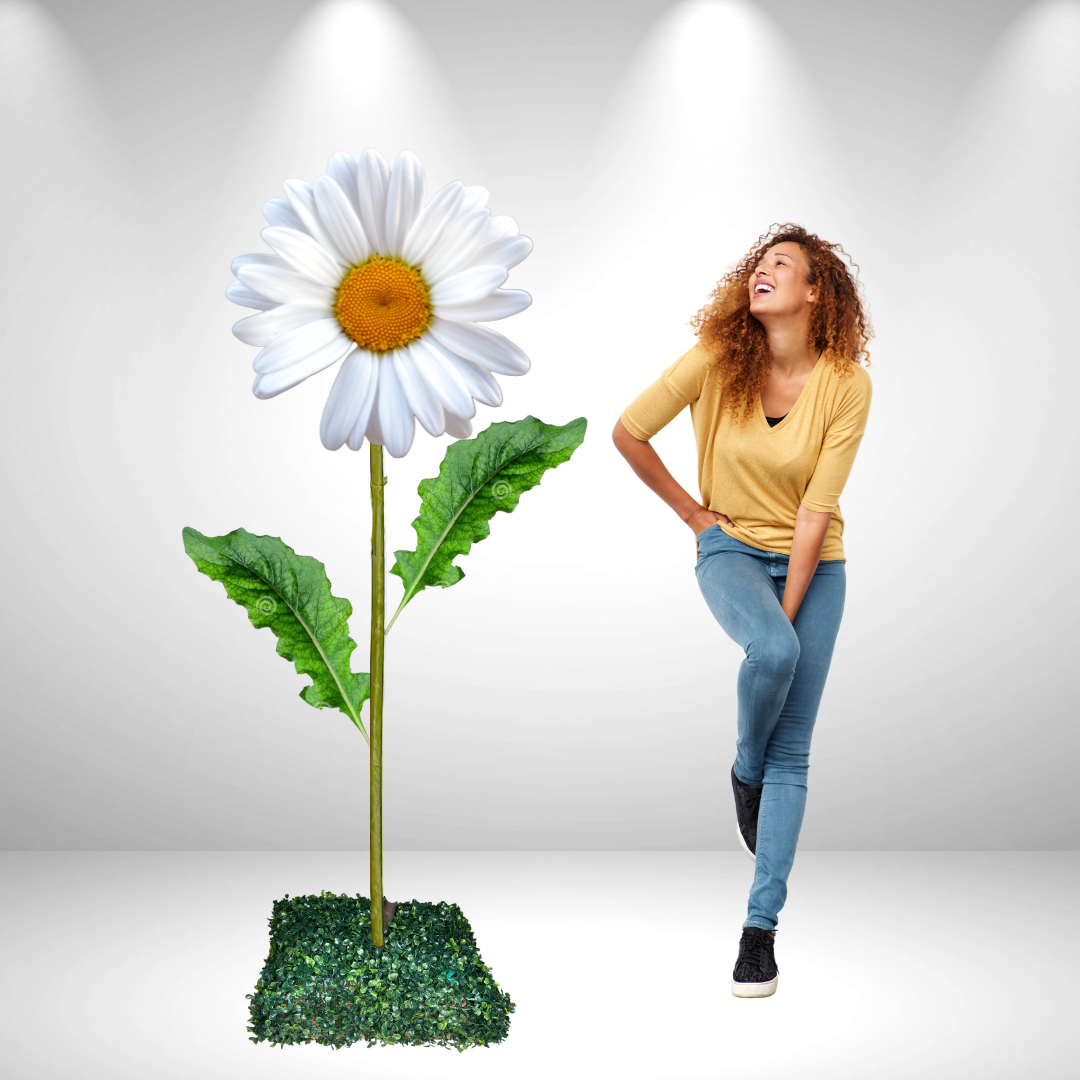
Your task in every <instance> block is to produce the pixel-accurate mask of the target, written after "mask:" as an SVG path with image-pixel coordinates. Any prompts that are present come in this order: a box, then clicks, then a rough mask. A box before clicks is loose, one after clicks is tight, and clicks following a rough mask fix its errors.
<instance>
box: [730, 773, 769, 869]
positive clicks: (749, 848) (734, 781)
mask: <svg viewBox="0 0 1080 1080" xmlns="http://www.w3.org/2000/svg"><path fill="white" fill-rule="evenodd" d="M731 787H732V790H733V791H734V792H735V817H736V819H737V821H738V832H739V843H740V844H742V846H743V850H744V851H745V852H746V854H747V855H749V856H750V861H751V862H757V857H756V854H755V853H756V852H757V819H758V810H760V809H761V788H762V785H761V784H744V783H743V782H742V781H741V780H740V779H739V778H738V777H737V776H736V775H735V766H734V765H733V766H732V767H731Z"/></svg>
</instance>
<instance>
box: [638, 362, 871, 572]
mask: <svg viewBox="0 0 1080 1080" xmlns="http://www.w3.org/2000/svg"><path fill="white" fill-rule="evenodd" d="M712 356H713V353H712V352H711V350H709V349H707V348H706V346H705V345H703V344H702V343H701V342H700V341H699V342H698V343H697V344H696V345H694V347H693V348H692V349H690V350H689V351H687V352H685V353H683V355H682V356H680V357H679V359H678V360H676V361H675V363H674V364H671V365H670V366H669V367H666V368H665V369H664V370H663V372H662V373H661V375H660V378H658V379H657V380H656V382H654V383H653V384H652V385H651V386H649V387H647V388H646V389H645V390H643V391H642V392H641V393H640V394H638V396H637V397H636V398H634V400H633V401H632V402H630V404H629V405H628V406H627V407H626V408H625V409H624V410H623V413H622V423H623V427H625V428H626V430H627V431H629V432H630V434H631V435H633V436H634V438H635V439H641V440H643V441H646V442H647V441H648V440H649V439H651V438H652V437H653V436H654V435H655V434H656V433H657V432H658V431H659V430H660V429H661V428H663V427H665V426H666V425H667V424H669V423H670V422H671V421H672V420H674V419H675V417H676V416H678V414H679V413H680V412H682V410H683V409H684V408H685V407H686V406H687V405H689V406H690V419H691V421H692V423H693V425H694V436H695V438H696V440H697V453H698V483H699V486H700V488H701V502H702V505H703V506H707V507H708V508H709V509H710V510H715V511H716V512H717V513H719V514H724V515H725V516H727V517H729V518H731V525H730V526H727V525H724V524H723V523H722V522H721V523H719V524H720V528H721V529H722V530H723V531H724V532H726V533H727V534H728V535H729V536H733V537H735V539H736V540H741V541H742V542H743V543H744V544H749V545H750V546H751V547H755V548H759V549H760V550H762V551H777V552H780V553H782V554H784V555H790V554H791V541H792V537H793V536H794V535H795V515H796V514H797V513H798V510H799V506H800V504H801V505H802V506H805V507H806V508H807V509H808V510H817V511H822V512H824V511H832V520H831V521H830V522H829V528H828V531H827V532H826V533H825V543H824V545H823V546H822V549H821V559H822V560H823V561H824V560H827V559H839V560H842V561H844V562H847V559H846V558H845V557H844V543H843V535H844V516H843V514H841V513H840V493H841V492H842V491H843V490H844V484H845V483H846V482H847V478H848V474H849V473H850V472H851V466H852V465H853V464H854V462H855V454H856V452H857V451H858V449H859V443H860V442H861V441H862V437H863V432H864V431H865V430H866V420H867V417H868V416H869V414H870V397H871V392H872V387H871V382H870V376H869V375H868V374H867V372H866V369H865V368H863V367H862V366H861V365H859V364H856V363H854V362H852V361H848V363H849V365H850V367H851V369H852V372H851V374H849V375H845V377H844V378H843V379H841V378H840V376H839V375H838V374H837V371H836V366H835V364H834V362H833V360H831V359H830V358H829V354H828V353H823V354H822V355H821V356H820V357H819V358H818V361H817V363H816V364H815V365H814V370H813V371H812V372H811V373H810V378H809V379H808V380H807V381H806V385H805V386H804V387H803V389H802V392H801V393H800V394H799V397H798V400H797V401H796V402H795V404H794V405H792V407H791V409H790V411H789V412H788V413H787V415H786V416H785V417H784V419H783V420H781V421H780V423H779V424H777V425H776V426H775V427H769V422H768V420H766V419H765V410H764V409H763V408H762V407H761V400H760V398H759V399H758V400H757V401H756V402H755V403H754V404H755V409H754V412H753V414H752V415H751V416H750V417H748V418H747V419H745V420H742V421H741V423H736V422H735V420H734V419H733V418H732V416H731V413H730V412H728V411H727V409H726V407H725V406H726V403H725V401H724V397H723V395H724V386H723V378H722V376H721V373H720V371H719V369H718V368H717V367H716V366H714V365H712V364H711V363H710V361H711V360H712ZM742 408H743V404H742V402H741V401H740V402H739V415H740V416H741V410H742Z"/></svg>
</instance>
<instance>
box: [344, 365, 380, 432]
mask: <svg viewBox="0 0 1080 1080" xmlns="http://www.w3.org/2000/svg"><path fill="white" fill-rule="evenodd" d="M372 360H373V367H374V368H375V376H374V378H373V379H372V380H371V382H372V386H374V388H375V390H374V394H373V397H372V401H371V409H370V411H369V412H368V416H367V423H366V424H365V425H364V426H363V427H362V428H361V425H360V421H359V420H358V421H357V422H356V427H354V428H353V430H352V433H351V434H350V435H349V446H350V448H351V449H353V450H359V449H360V445H361V443H362V442H363V440H364V436H365V435H366V436H367V440H368V442H369V443H371V444H372V445H373V446H382V445H383V434H382V428H381V427H379V404H378V402H379V384H380V383H381V382H382V380H383V370H384V369H383V358H382V355H381V354H379V355H377V356H373V357H372Z"/></svg>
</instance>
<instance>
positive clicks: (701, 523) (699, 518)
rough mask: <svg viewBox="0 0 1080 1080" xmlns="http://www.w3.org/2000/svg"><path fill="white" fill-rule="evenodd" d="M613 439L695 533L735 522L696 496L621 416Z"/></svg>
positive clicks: (634, 467) (657, 492)
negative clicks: (634, 433)
mask: <svg viewBox="0 0 1080 1080" xmlns="http://www.w3.org/2000/svg"><path fill="white" fill-rule="evenodd" d="M611 440H612V442H614V443H615V448H616V449H617V450H618V451H619V453H620V454H622V456H623V457H624V458H626V460H627V461H628V462H629V463H630V468H631V469H633V470H634V472H636V473H637V475H638V477H639V478H640V479H641V480H642V482H643V483H645V484H646V485H648V486H649V487H650V488H652V490H653V491H655V492H656V494H657V495H659V496H660V498H661V499H663V500H664V502H666V503H667V504H668V506H670V507H671V509H672V510H674V511H675V513H676V514H678V515H679V517H680V518H681V519H682V520H683V521H685V522H686V524H687V525H689V526H690V529H691V531H692V532H693V533H694V535H695V536H696V535H697V534H698V533H701V532H704V531H705V530H706V529H707V528H709V526H710V525H714V524H715V523H716V522H717V521H722V522H724V523H725V524H726V525H730V524H731V522H730V520H729V519H728V518H726V517H725V516H724V515H723V514H718V513H716V511H715V510H709V509H707V508H706V507H704V506H702V505H701V503H699V502H698V501H697V499H695V498H693V496H691V495H690V493H689V492H688V491H686V489H685V488H683V487H682V485H681V484H680V483H679V482H678V481H677V480H676V479H675V477H674V476H672V475H671V473H669V472H668V470H667V466H666V465H665V464H664V463H663V462H662V461H661V460H660V455H659V454H658V453H657V452H656V451H655V450H654V449H653V447H652V444H651V443H648V442H643V441H642V440H641V439H635V438H634V436H633V435H631V434H630V432H629V431H627V430H626V428H625V427H623V422H622V420H621V419H619V420H616V421H615V429H614V431H612V433H611Z"/></svg>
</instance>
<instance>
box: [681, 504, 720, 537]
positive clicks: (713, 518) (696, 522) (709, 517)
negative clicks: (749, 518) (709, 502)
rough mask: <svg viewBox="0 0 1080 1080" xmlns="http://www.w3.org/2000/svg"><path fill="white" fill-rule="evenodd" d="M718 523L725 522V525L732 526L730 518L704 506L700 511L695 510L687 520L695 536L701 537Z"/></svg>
mask: <svg viewBox="0 0 1080 1080" xmlns="http://www.w3.org/2000/svg"><path fill="white" fill-rule="evenodd" d="M718 521H721V522H723V523H724V524H725V525H730V524H731V519H730V518H728V517H725V516H724V515H723V514H718V513H717V512H716V511H715V510H709V509H707V508H706V507H704V506H703V507H701V509H700V510H695V511H694V512H693V513H692V514H691V515H690V516H689V517H688V518H687V519H686V524H687V525H689V526H690V528H691V529H692V530H693V533H694V535H695V536H700V535H701V534H702V533H703V532H704V531H705V530H706V529H711V528H712V527H713V526H714V525H715V524H716V523H717V522H718Z"/></svg>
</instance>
